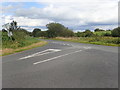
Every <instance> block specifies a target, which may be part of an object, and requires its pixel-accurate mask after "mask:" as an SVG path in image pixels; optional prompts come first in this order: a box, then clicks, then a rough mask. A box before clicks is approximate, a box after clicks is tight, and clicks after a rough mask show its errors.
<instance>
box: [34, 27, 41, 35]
mask: <svg viewBox="0 0 120 90" xmlns="http://www.w3.org/2000/svg"><path fill="white" fill-rule="evenodd" d="M40 32H41V29H39V28H35V29H34V30H33V32H32V35H33V36H34V37H39V36H40V35H39V34H40Z"/></svg>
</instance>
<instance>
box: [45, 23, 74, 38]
mask: <svg viewBox="0 0 120 90" xmlns="http://www.w3.org/2000/svg"><path fill="white" fill-rule="evenodd" d="M46 27H47V28H48V30H47V37H49V38H54V37H57V36H63V37H71V36H74V33H73V31H72V30H69V29H68V28H66V27H65V26H64V25H62V24H60V23H49V24H47V25H46Z"/></svg>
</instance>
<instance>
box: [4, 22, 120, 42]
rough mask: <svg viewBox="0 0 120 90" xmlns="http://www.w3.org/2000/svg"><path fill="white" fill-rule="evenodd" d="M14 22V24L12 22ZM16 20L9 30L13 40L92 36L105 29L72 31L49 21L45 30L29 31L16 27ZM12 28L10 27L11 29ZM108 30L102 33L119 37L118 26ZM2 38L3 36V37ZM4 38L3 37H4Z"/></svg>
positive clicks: (119, 30) (119, 28) (119, 29)
mask: <svg viewBox="0 0 120 90" xmlns="http://www.w3.org/2000/svg"><path fill="white" fill-rule="evenodd" d="M14 23H15V24H14ZM17 27H18V26H17V22H15V21H14V22H12V23H11V27H10V31H11V32H12V33H13V35H12V36H11V37H12V39H13V40H15V39H16V38H18V39H19V38H23V39H24V38H25V37H26V35H27V36H32V37H47V38H55V37H94V36H97V35H96V34H95V32H103V31H106V30H102V29H99V28H97V29H95V30H94V32H92V31H91V30H85V31H83V32H76V33H75V32H73V31H72V30H70V29H69V28H67V27H65V26H64V25H62V24H60V23H49V24H47V25H46V27H47V29H48V30H47V31H41V29H40V28H35V29H33V31H32V32H29V31H27V30H25V29H23V28H20V27H19V28H17ZM11 28H12V29H11ZM107 31H110V32H111V33H107V32H106V33H104V35H103V36H112V37H120V27H117V28H115V29H113V30H107ZM2 32H6V33H7V30H5V29H3V30H2ZM3 38H4V37H3ZM4 39H5V38H4Z"/></svg>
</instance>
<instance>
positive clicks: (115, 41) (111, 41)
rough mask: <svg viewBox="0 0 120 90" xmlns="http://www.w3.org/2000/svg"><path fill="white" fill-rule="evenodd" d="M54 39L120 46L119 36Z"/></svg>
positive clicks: (57, 38)
mask: <svg viewBox="0 0 120 90" xmlns="http://www.w3.org/2000/svg"><path fill="white" fill-rule="evenodd" d="M52 39H53V40H62V41H70V42H78V43H90V44H97V45H106V46H120V39H119V38H118V37H71V38H64V37H56V38H52Z"/></svg>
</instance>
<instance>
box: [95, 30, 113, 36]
mask: <svg viewBox="0 0 120 90" xmlns="http://www.w3.org/2000/svg"><path fill="white" fill-rule="evenodd" d="M106 33H107V34H111V31H98V32H94V34H95V35H97V36H104V35H105V34H106Z"/></svg>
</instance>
